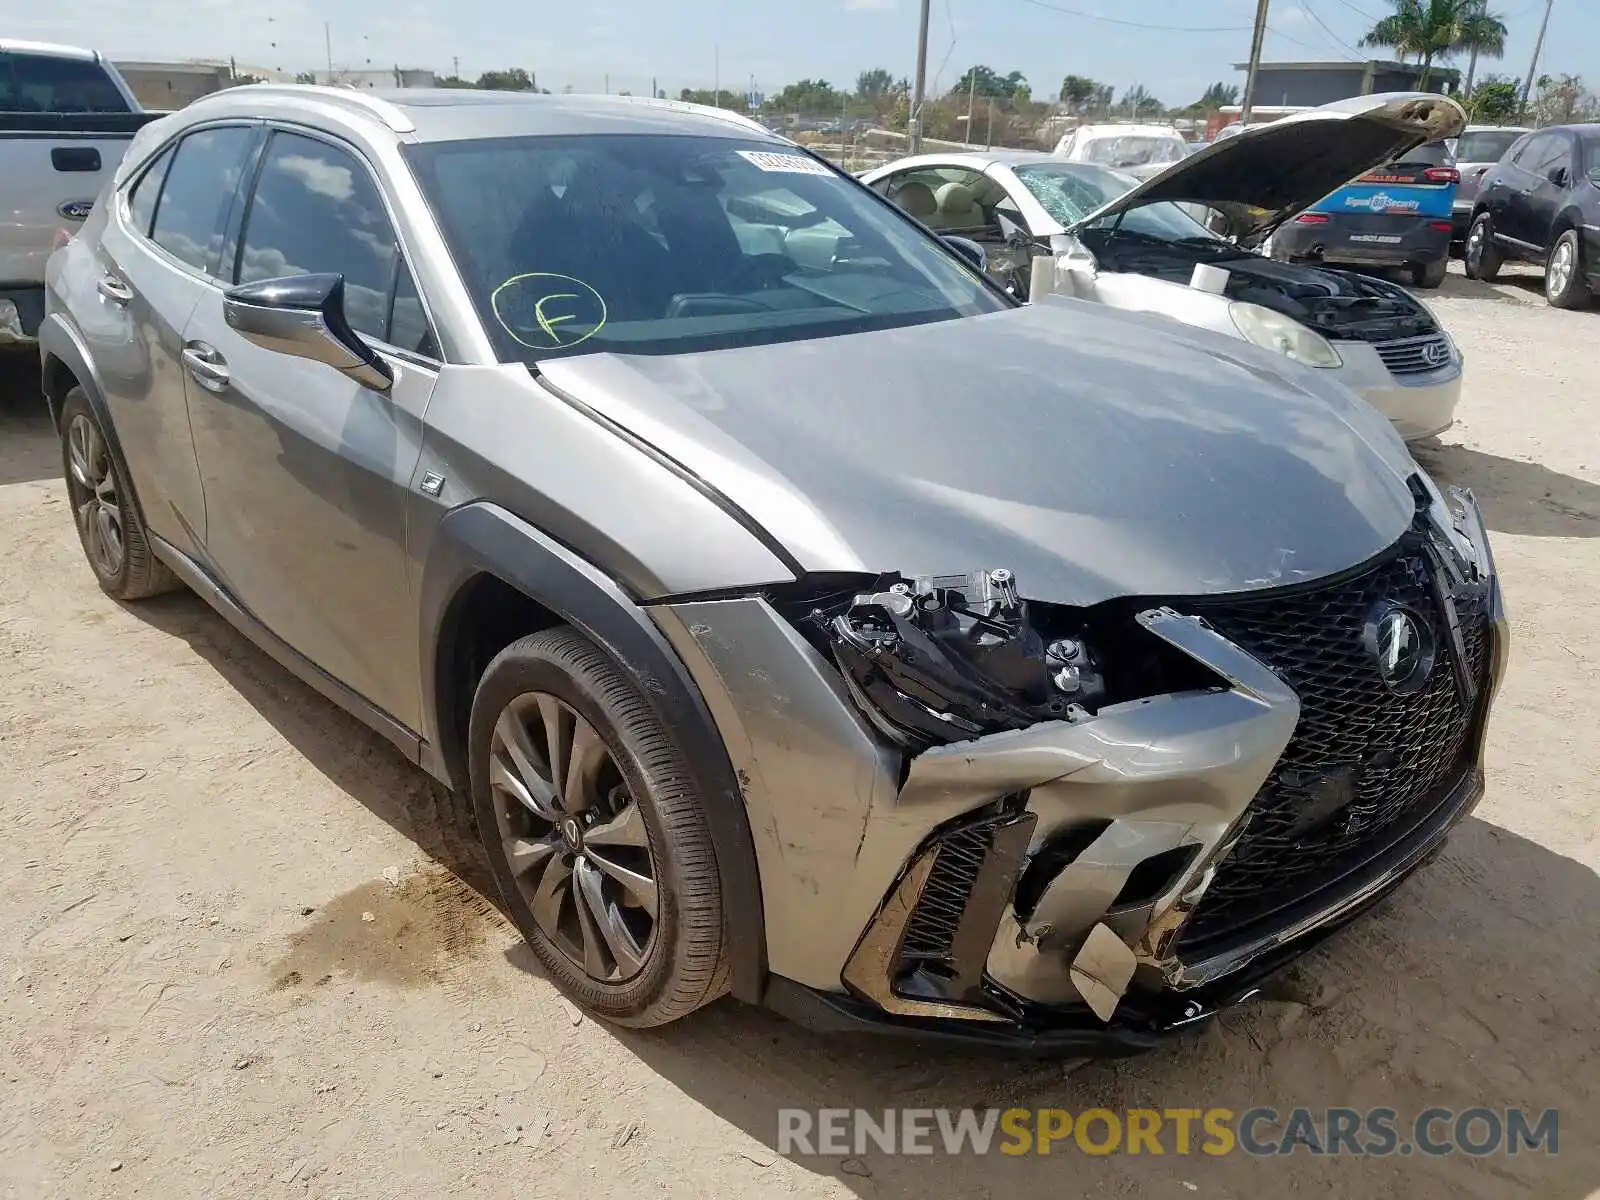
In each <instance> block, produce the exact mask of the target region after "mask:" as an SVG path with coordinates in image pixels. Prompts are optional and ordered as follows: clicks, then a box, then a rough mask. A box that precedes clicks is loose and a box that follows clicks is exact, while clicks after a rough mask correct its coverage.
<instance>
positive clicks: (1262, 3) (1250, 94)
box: [1239, 0, 1268, 128]
mask: <svg viewBox="0 0 1600 1200" xmlns="http://www.w3.org/2000/svg"><path fill="white" fill-rule="evenodd" d="M1267 3H1268V0H1256V27H1255V30H1254V32H1252V33H1251V35H1250V69H1249V71H1248V72H1246V74H1245V77H1244V101H1243V103H1241V104H1240V106H1239V125H1240V127H1241V128H1242V127H1243V126H1245V125H1248V124H1250V110H1251V108H1253V107H1254V106H1255V102H1256V75H1257V74H1259V73H1260V71H1261V39H1262V38H1264V37H1266V35H1267Z"/></svg>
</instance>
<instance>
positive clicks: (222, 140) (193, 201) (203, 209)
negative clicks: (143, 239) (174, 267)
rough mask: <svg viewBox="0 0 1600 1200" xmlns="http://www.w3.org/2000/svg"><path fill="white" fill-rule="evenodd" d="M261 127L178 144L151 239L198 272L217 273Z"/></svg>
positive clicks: (204, 134) (212, 132)
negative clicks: (236, 198) (226, 231)
mask: <svg viewBox="0 0 1600 1200" xmlns="http://www.w3.org/2000/svg"><path fill="white" fill-rule="evenodd" d="M255 140H256V130H255V129H253V128H251V127H248V126H244V125H227V126H222V127H219V128H216V129H202V130H200V131H199V132H197V133H191V134H190V135H189V136H188V137H186V138H184V139H183V141H181V142H180V143H178V149H177V153H176V155H175V156H174V158H173V160H172V165H171V167H169V168H168V170H167V178H166V185H165V186H164V187H163V188H162V189H161V198H160V200H158V201H157V202H156V213H155V225H154V227H153V228H152V230H151V233H150V236H151V240H153V241H154V242H155V244H156V245H158V246H160V247H161V248H162V249H163V250H165V251H166V252H167V253H168V254H170V255H172V256H173V257H174V258H176V259H178V260H179V261H180V262H185V263H188V264H189V266H191V267H193V268H195V270H197V271H204V272H206V273H207V274H211V275H216V274H218V273H219V272H218V268H217V262H218V260H219V259H220V257H221V254H222V236H223V228H224V226H225V225H226V224H227V220H228V213H229V211H230V210H231V209H232V207H233V199H234V195H235V194H236V193H237V191H238V190H239V181H240V179H241V178H243V176H244V170H245V164H246V163H247V162H248V161H249V159H250V151H251V150H252V149H253V148H254V146H255Z"/></svg>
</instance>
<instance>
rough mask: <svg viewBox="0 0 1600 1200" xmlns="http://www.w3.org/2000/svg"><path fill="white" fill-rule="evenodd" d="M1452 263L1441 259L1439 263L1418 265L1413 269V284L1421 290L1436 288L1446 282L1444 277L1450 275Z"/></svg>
mask: <svg viewBox="0 0 1600 1200" xmlns="http://www.w3.org/2000/svg"><path fill="white" fill-rule="evenodd" d="M1449 271H1450V262H1449V260H1448V259H1443V258H1441V259H1440V260H1439V261H1438V262H1430V263H1418V264H1417V265H1416V266H1414V267H1412V268H1411V283H1412V286H1414V287H1419V288H1436V287H1438V286H1439V285H1440V284H1441V283H1443V282H1444V277H1445V276H1446V275H1447V274H1449Z"/></svg>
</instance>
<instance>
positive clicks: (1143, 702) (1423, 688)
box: [40, 85, 1506, 1053]
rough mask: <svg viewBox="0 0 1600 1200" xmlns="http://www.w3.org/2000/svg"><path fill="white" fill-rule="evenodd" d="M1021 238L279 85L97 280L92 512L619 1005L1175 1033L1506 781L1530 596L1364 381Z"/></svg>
mask: <svg viewBox="0 0 1600 1200" xmlns="http://www.w3.org/2000/svg"><path fill="white" fill-rule="evenodd" d="M970 249H971V248H970V247H965V246H960V245H948V244H945V243H942V242H941V241H939V240H938V239H937V238H935V237H934V236H933V235H931V234H929V233H928V231H927V230H925V229H924V228H923V227H922V226H920V225H919V224H917V223H916V222H915V221H914V220H912V219H911V218H909V217H907V216H905V215H904V214H902V213H900V212H899V211H898V210H896V209H895V208H894V206H893V205H891V204H889V203H887V202H886V201H884V200H882V199H880V198H879V197H877V196H876V195H874V194H873V193H872V192H871V191H870V190H868V189H867V188H866V187H864V186H862V185H860V184H859V183H857V182H856V181H854V180H853V179H851V178H850V177H848V176H846V175H844V174H843V173H841V172H839V171H837V170H835V169H834V168H833V167H831V166H829V165H827V164H826V163H824V162H822V161H821V160H819V159H817V158H815V157H813V156H812V155H811V154H809V153H808V152H806V151H805V150H803V149H802V148H800V147H798V146H795V145H793V144H791V143H789V142H787V141H784V140H783V139H781V138H779V137H776V136H775V135H773V134H771V133H768V132H767V131H766V130H764V129H762V128H760V127H759V126H757V125H755V124H754V123H752V122H749V121H747V120H744V119H743V118H739V117H734V116H731V115H729V114H726V113H720V112H716V111H713V110H706V109H700V108H695V107H692V106H687V105H679V104H672V103H666V102H658V101H651V100H633V99H629V98H623V97H604V98H600V97H574V96H542V95H540V96H530V95H496V94H492V93H473V92H457V91H451V92H426V91H422V92H401V93H396V94H395V95H394V96H393V97H390V98H384V97H382V96H377V95H369V94H358V93H355V92H350V91H338V90H323V89H318V88H301V87H279V86H271V85H260V86H255V87H248V88H236V89H232V90H230V91H226V92H223V93H221V94H219V95H216V96H211V97H207V98H206V99H203V100H200V101H199V102H197V103H195V104H193V105H191V106H189V107H188V108H186V109H184V110H183V111H182V112H180V113H176V114H174V115H171V116H168V117H166V118H163V119H162V120H160V121H157V122H155V123H154V124H152V125H150V126H149V127H147V128H146V129H145V130H143V131H142V132H141V133H140V134H139V135H138V137H137V138H136V140H135V142H134V144H133V147H132V149H131V150H130V152H129V153H128V155H127V158H126V160H125V161H124V162H123V164H122V166H121V168H120V169H119V170H118V172H117V174H116V177H115V179H114V180H113V181H112V183H111V184H110V185H109V186H108V189H107V191H106V192H105V194H104V195H102V197H101V198H100V200H99V202H98V203H97V204H96V205H95V208H94V212H93V214H92V216H91V217H90V218H89V220H88V221H87V222H86V224H85V226H84V228H83V230H82V232H81V233H79V234H78V236H77V237H75V238H74V239H73V240H72V242H71V243H70V244H69V245H67V246H65V247H63V248H62V249H61V250H60V251H58V252H57V253H56V254H55V256H54V257H53V258H52V260H51V262H50V269H49V281H48V312H47V315H46V318H45V321H44V325H43V329H42V332H41V337H40V341H41V346H42V353H43V359H44V383H45V390H46V393H47V396H48V399H49V401H50V405H51V411H52V414H53V416H54V418H55V420H56V423H57V426H58V428H59V429H60V431H61V440H62V451H63V461H64V467H65V472H66V479H67V487H68V489H69V493H70V498H71V503H72V508H73V511H74V513H75V514H76V517H77V527H78V533H79V536H80V538H81V540H82V543H83V547H84V550H85V552H86V555H87V558H88V560H89V565H90V567H91V568H92V569H93V571H94V573H95V575H96V577H97V578H98V580H99V582H100V584H101V586H102V587H103V588H104V589H105V590H106V591H107V592H108V593H110V594H111V595H112V596H115V597H118V598H120V599H124V600H135V599H138V598H140V597H144V596H150V595H153V594H155V593H157V592H161V591H165V590H167V589H169V588H173V587H176V586H179V585H180V584H183V585H187V586H188V587H190V588H192V589H193V590H194V591H196V592H198V593H199V594H200V595H201V596H202V597H204V598H205V599H206V600H207V601H208V602H209V603H210V604H212V605H213V606H215V607H216V608H217V609H218V610H219V611H220V612H221V613H222V614H223V615H224V616H225V617H226V618H227V619H228V620H230V621H231V622H233V623H234V624H235V625H237V626H238V627H239V628H240V629H242V630H243V631H245V632H246V633H247V634H248V635H249V636H251V637H252V638H254V639H255V640H256V641H257V642H259V643H260V644H261V645H262V646H263V647H264V648H265V649H267V650H268V651H269V652H270V653H272V654H273V655H275V656H276V657H277V658H278V659H279V660H280V661H281V662H282V663H283V664H284V665H285V666H286V667H288V668H289V669H290V670H292V671H294V672H295V673H297V674H298V675H300V676H301V677H302V678H303V679H305V680H306V681H307V682H308V683H310V684H311V685H312V686H313V687H316V688H318V689H320V690H321V691H322V692H323V693H325V694H326V695H327V696H329V697H330V698H332V699H333V700H334V701H335V702H336V703H338V704H340V705H342V706H343V707H345V708H347V709H349V710H350V711H351V712H353V713H355V714H357V715H358V716H360V717H361V718H363V719H364V720H365V721H366V722H367V723H368V724H370V725H371V726H372V727H373V728H374V729H376V730H378V731H379V732H380V733H382V734H383V735H384V736H385V737H387V738H389V739H390V740H391V741H393V742H394V743H395V744H396V745H397V746H399V747H400V748H401V749H402V750H403V751H404V753H406V754H407V755H408V756H410V757H411V758H413V759H415V760H416V762H417V763H418V764H419V765H420V767H421V768H422V769H423V770H425V771H427V772H429V773H431V774H432V775H433V776H435V777H436V778H437V779H438V780H440V781H442V782H443V783H444V784H446V785H447V786H448V787H449V788H450V789H451V791H452V793H453V794H455V795H457V796H460V797H462V798H463V799H464V800H465V801H466V802H468V803H469V804H470V808H471V816H472V819H473V820H475V822H476V825H477V828H478V830H479V831H480V832H481V835H482V841H483V845H484V848H485V851H486V853H487V856H488V859H489V861H490V864H491V866H492V868H493V873H494V876H495V879H496V881H497V883H498V885H499V888H500V891H501V894H502V898H503V901H504V905H505V909H506V912H507V913H508V914H509V915H510V917H511V918H512V919H513V920H514V921H515V922H516V924H517V925H518V927H519V928H520V929H521V931H522V932H523V934H524V935H525V936H526V937H527V939H528V941H529V942H530V943H531V945H532V948H533V951H534V953H535V954H536V955H537V956H538V958H539V960H540V961H541V962H542V964H543V965H544V966H545V968H547V970H548V972H549V975H550V977H551V978H552V979H553V980H554V981H555V982H556V984H557V985H558V986H559V987H560V988H561V989H562V990H563V991H565V992H566V993H567V994H568V995H569V996H571V997H572V998H573V999H574V1000H576V1001H577V1002H578V1003H580V1004H582V1005H584V1006H585V1007H586V1008H587V1009H588V1010H589V1011H591V1012H593V1013H595V1014H597V1015H599V1016H601V1017H603V1018H606V1019H608V1020H612V1021H616V1022H618V1023H621V1024H627V1025H635V1026H650V1025H660V1024H663V1023H666V1022H669V1021H672V1020H674V1019H675V1018H678V1017H681V1016H683V1015H684V1014H686V1013H688V1012H690V1011H692V1010H694V1009H696V1008H698V1007H700V1006H702V1005H704V1004H706V1003H708V1002H710V1001H712V1000H714V999H716V998H717V997H718V996H720V995H722V994H724V993H725V992H728V991H731V992H732V993H733V994H734V995H736V996H738V997H740V998H742V999H744V1000H747V1001H751V1002H758V1003H764V1004H767V1005H769V1006H771V1007H773V1008H775V1009H777V1010H779V1011H781V1012H784V1013H787V1014H789V1015H790V1016H792V1017H795V1018H796V1019H800V1020H803V1021H806V1022H809V1023H810V1024H812V1025H813V1026H815V1027H818V1028H825V1029H839V1028H854V1027H870V1028H877V1029H892V1030H898V1031H902V1032H911V1033H915V1034H919V1035H924V1036H944V1037H949V1038H955V1039H963V1040H968V1041H974V1040H976V1041H986V1042H992V1043H994V1044H1003V1045H1011V1046H1018V1047H1028V1048H1033V1049H1038V1050H1050V1051H1059V1052H1063V1053H1117V1052H1128V1051H1132V1050H1136V1049H1139V1048H1141V1047H1144V1046H1148V1045H1150V1044H1152V1043H1153V1042H1154V1041H1155V1040H1156V1039H1157V1038H1159V1037H1160V1036H1161V1035H1162V1034H1164V1033H1166V1032H1168V1031H1170V1030H1172V1029H1175V1028H1179V1027H1182V1026H1186V1025H1192V1024H1193V1023H1195V1022H1197V1021H1200V1020H1204V1019H1205V1018H1206V1017H1207V1016H1208V1015H1209V1014H1211V1013H1212V1012H1214V1011H1216V1009H1217V1008H1218V1007H1220V1006H1221V1005H1224V1004H1227V1003H1231V1002H1233V1001H1236V1000H1238V999H1240V998H1242V997H1243V996H1245V995H1248V994H1249V993H1250V992H1251V990H1252V989H1253V988H1254V986H1255V985H1256V983H1257V982H1258V981H1259V980H1260V979H1261V978H1262V977H1263V976H1264V975H1265V974H1267V973H1268V972H1270V971H1272V970H1274V969H1275V968H1277V967H1278V966H1280V965H1281V964H1282V963H1283V962H1285V961H1286V960H1287V959H1289V958H1290V957H1292V956H1294V955H1296V954H1299V953H1301V952H1302V951H1303V950H1304V949H1305V948H1306V947H1308V946H1309V945H1311V944H1312V943H1313V942H1314V941H1315V940H1317V939H1318V938H1319V937H1321V936H1323V935H1325V934H1327V933H1328V932H1329V931H1331V930H1333V929H1334V928H1336V927H1337V926H1339V925H1340V924H1342V923H1343V922H1345V921H1347V920H1348V919H1350V918H1351V917H1353V916H1354V915H1356V914H1357V913H1359V912H1361V911H1362V910H1363V909H1365V908H1367V907H1368V906H1370V905H1371V904H1373V903H1374V902H1375V901H1377V900H1378V899H1379V898H1380V897H1382V896H1384V895H1386V894H1387V893H1388V892H1390V891H1391V890H1392V889H1393V888H1394V887H1395V886H1396V885H1397V884H1398V883H1399V882H1400V880H1402V879H1403V878H1404V877H1405V876H1406V875H1407V874H1408V873H1409V872H1410V871H1411V870H1412V869H1413V868H1414V867H1416V866H1418V865H1419V864H1420V863H1421V862H1423V861H1424V860H1425V859H1426V858H1428V857H1429V856H1430V855H1431V854H1432V852H1433V851H1434V850H1435V849H1436V848H1437V847H1438V846H1439V845H1440V844H1441V842H1442V840H1443V839H1444V837H1445V836H1446V834H1447V833H1448V831H1449V830H1450V828H1451V827H1452V826H1453V825H1454V824H1455V823H1456V822H1458V821H1459V820H1460V819H1461V818H1462V817H1463V815H1464V814H1465V813H1467V812H1468V811H1469V810H1470V809H1471V807H1472V806H1473V804H1474V803H1475V802H1476V800H1477V799H1478V797H1479V795H1480V794H1481V791H1482V787H1483V776H1482V746H1483V737H1484V726H1485V721H1486V719H1487V716H1488V710H1489V704H1490V700H1491V696H1492V694H1493V692H1494V689H1495V687H1496V684H1497V682H1498V680H1499V678H1500V675H1501V672H1502V669H1503V664H1504V660H1505V654H1506V637H1505V621H1504V617H1503V614H1502V610H1501V602H1500V594H1499V589H1498V585H1497V583H1496V578H1495V572H1494V566H1493V562H1492V560H1491V557H1490V553H1489V547H1488V543H1487V541H1486V538H1485V535H1484V526H1483V522H1482V520H1481V519H1480V516H1479V513H1478V510H1477V508H1476V506H1475V504H1474V503H1473V501H1472V498H1471V497H1470V495H1468V494H1466V493H1461V492H1455V491H1452V492H1450V493H1449V494H1444V493H1441V491H1440V490H1438V489H1437V488H1436V487H1435V486H1434V485H1433V483H1432V482H1430V480H1429V479H1428V478H1427V476H1426V475H1425V474H1424V473H1423V472H1422V471H1421V470H1419V469H1418V467H1417V466H1416V464H1415V463H1414V462H1412V460H1411V459H1410V457H1409V456H1408V455H1407V453H1406V450H1405V447H1404V445H1403V443H1402V442H1401V441H1400V439H1399V438H1398V437H1397V436H1396V434H1395V433H1394V431H1393V430H1392V429H1391V428H1390V426H1389V424H1388V422H1386V421H1385V420H1384V419H1383V418H1382V417H1381V416H1379V415H1378V414H1377V413H1376V412H1375V411H1374V410H1372V409H1371V408H1369V407H1368V406H1367V405H1366V404H1364V403H1363V402H1361V401H1360V400H1358V399H1357V398H1356V397H1355V396H1354V395H1353V394H1352V393H1351V392H1349V391H1348V390H1347V389H1345V388H1344V387H1342V386H1340V385H1338V384H1336V383H1332V382H1329V381H1328V380H1327V379H1326V378H1324V377H1322V376H1320V375H1319V373H1318V372H1316V371H1314V370H1311V369H1309V368H1305V367H1302V366H1299V365H1298V364H1296V363H1294V362H1293V361H1291V360H1289V359H1287V358H1285V357H1284V356H1282V355H1279V354H1275V353H1273V352H1271V351H1270V350H1262V349H1258V348H1256V347H1254V346H1251V345H1248V344H1246V343H1244V342H1241V341H1239V340H1236V339H1228V338H1223V337H1219V336H1217V335H1214V334H1211V333H1208V332H1205V331H1203V330H1198V329H1193V328H1188V327H1185V326H1181V325H1178V324H1176V323H1174V322H1169V321H1166V320H1163V319H1160V318H1154V317H1145V316H1141V315H1138V314H1132V313H1123V312H1117V311H1113V310H1109V309H1107V308H1104V307H1102V306H1096V305H1090V304H1085V303H1082V302H1079V301H1075V300H1070V299H1052V300H1048V301H1045V302H1041V303H1039V304H1035V305H1032V306H1030V307H1023V306H1021V305H1018V304H1016V303H1014V302H1013V301H1012V300H1010V299H1009V298H1008V297H1007V296H1005V295H1004V294H1003V293H1002V292H1000V291H998V290H997V289H996V288H995V287H994V286H993V285H992V284H990V283H988V282H987V281H986V280H985V278H984V277H983V275H982V273H981V272H980V271H978V270H976V269H975V268H974V267H973V266H972V265H971V263H970V262H969V261H968V259H967V258H966V257H964V255H965V254H968V253H970Z"/></svg>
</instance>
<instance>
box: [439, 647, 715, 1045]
mask: <svg viewBox="0 0 1600 1200" xmlns="http://www.w3.org/2000/svg"><path fill="white" fill-rule="evenodd" d="M468 750H469V754H470V760H471V775H472V799H473V805H474V809H475V811H476V815H477V822H478V829H479V832H480V833H481V835H482V837H483V843H484V849H485V850H486V852H487V854H488V858H489V864H490V867H491V869H492V870H493V872H494V876H495V882H496V883H497V884H498V885H499V888H500V894H501V897H502V899H503V900H504V902H505V906H506V909H507V911H508V913H509V914H510V916H511V918H512V920H513V921H514V922H515V923H516V925H517V928H518V929H519V930H520V931H521V933H522V935H523V936H524V937H525V938H526V939H527V940H528V944H529V945H530V946H531V947H532V949H533V953H534V954H535V956H536V957H537V958H538V959H539V962H540V963H541V965H543V967H544V968H545V970H546V971H547V972H549V974H550V977H551V978H552V979H553V980H554V981H555V983H556V984H557V986H558V987H560V988H561V990H562V991H563V992H565V993H566V994H567V995H568V996H570V997H571V998H572V999H573V1000H575V1001H577V1002H578V1003H579V1004H580V1005H582V1006H583V1007H584V1008H586V1009H588V1010H589V1011H590V1012H592V1013H594V1014H595V1015H596V1016H599V1017H602V1018H604V1019H606V1020H609V1021H614V1022H616V1023H618V1024H621V1025H629V1026H635V1027H649V1026H656V1025H664V1024H666V1023H668V1022H669V1021H674V1020H677V1019H678V1018H679V1017H682V1016H685V1015H687V1014H688V1013H690V1012H693V1011H694V1010H695V1009H697V1008H699V1007H701V1006H702V1005H704V1004H707V1003H709V1002H710V1001H712V1000H714V999H716V998H717V997H718V996H720V995H721V994H722V993H723V992H724V991H726V990H727V986H728V954H727V949H726V945H725V940H724V934H723V914H722V895H721V887H720V883H719V880H718V875H717V863H716V857H715V854H714V852H713V850H712V845H711V832H710V828H709V826H708V825H707V822H706V817H705V810H704V806H703V805H702V804H701V802H700V798H699V796H698V795H697V794H696V792H695V791H694V788H693V786H692V784H691V783H690V774H689V770H688V767H687V764H686V762H685V759H684V756H683V752H682V750H681V749H680V748H679V746H678V744H677V741H676V739H675V738H674V737H673V735H672V732H671V730H669V729H667V728H665V727H664V726H662V725H661V724H660V722H658V721H657V720H656V718H655V716H654V714H653V712H652V711H651V709H650V706H649V704H648V702H647V701H646V700H645V698H644V696H643V694H642V693H641V692H640V691H639V689H638V688H637V687H636V686H635V685H634V683H633V682H632V681H631V680H630V679H628V677H627V676H626V675H624V674H623V673H622V671H621V670H620V669H618V667H617V666H616V664H615V663H614V662H613V661H612V660H611V659H610V658H609V657H608V656H606V655H605V654H604V653H602V652H601V651H600V650H599V649H598V648H597V647H595V646H594V645H593V644H592V643H590V642H589V641H587V640H586V639H585V638H583V637H581V636H579V635H578V634H577V633H574V632H573V631H572V630H570V629H566V628H558V629H551V630H546V631H545V632H542V633H537V634H532V635H530V636H528V637H525V638H522V639H521V640H520V641H517V642H514V643H512V644H511V645H510V646H508V647H507V648H506V649H505V650H503V651H502V652H501V653H500V654H499V655H497V656H496V657H495V659H494V661H493V662H491V663H490V664H489V667H488V669H487V670H486V671H485V672H484V675H483V678H482V680H481V681H480V682H479V684H478V689H477V693H476V696H475V698H474V700H473V705H472V719H471V724H470V729H469V733H468Z"/></svg>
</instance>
